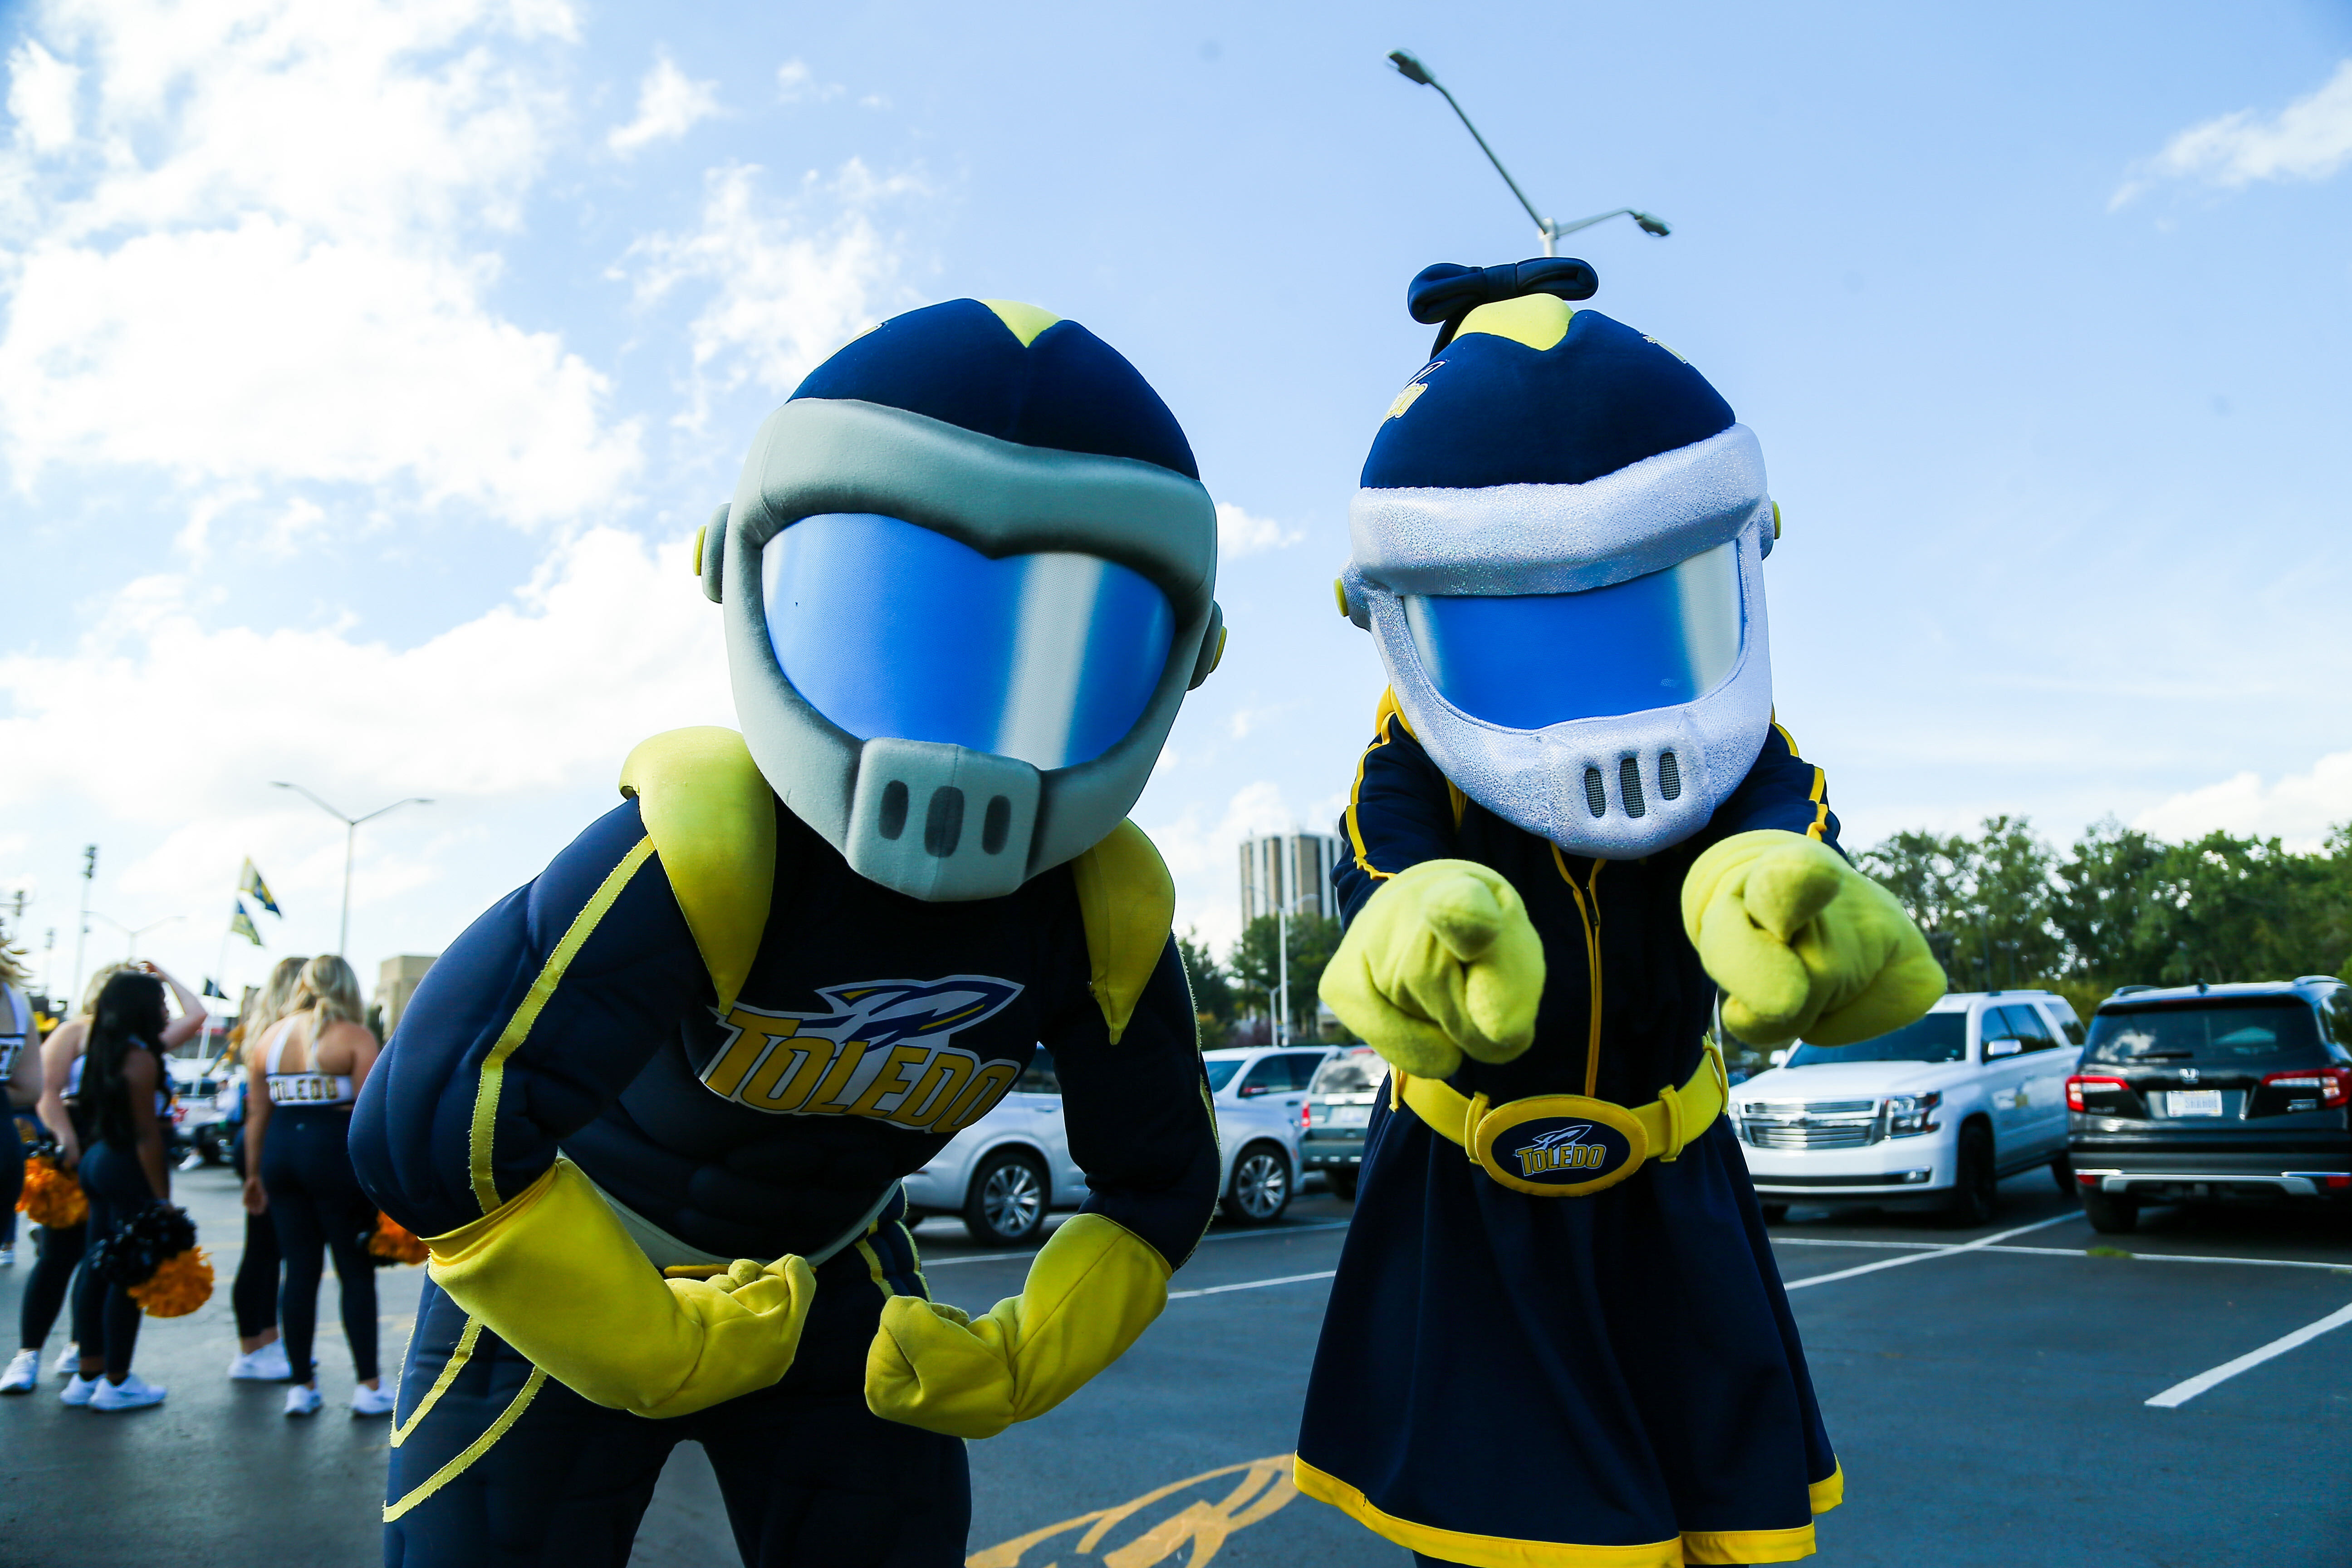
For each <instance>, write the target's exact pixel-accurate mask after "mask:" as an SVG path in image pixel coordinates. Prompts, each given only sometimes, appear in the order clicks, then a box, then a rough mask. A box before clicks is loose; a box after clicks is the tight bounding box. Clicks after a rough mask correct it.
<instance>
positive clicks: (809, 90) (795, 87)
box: [776, 60, 845, 103]
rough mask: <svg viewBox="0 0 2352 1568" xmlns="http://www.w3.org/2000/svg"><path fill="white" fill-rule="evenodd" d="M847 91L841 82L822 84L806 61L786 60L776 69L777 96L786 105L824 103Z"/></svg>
mask: <svg viewBox="0 0 2352 1568" xmlns="http://www.w3.org/2000/svg"><path fill="white" fill-rule="evenodd" d="M844 90H845V89H844V88H843V87H842V85H841V84H840V83H839V82H821V81H819V80H817V79H816V73H815V72H814V71H813V70H811V69H809V68H808V62H807V61H805V60H786V61H785V62H784V63H783V64H782V65H780V66H778V67H777V68H776V96H777V97H778V98H780V99H782V100H783V101H784V102H786V103H823V102H824V101H826V100H829V99H835V98H839V97H840V96H841V95H842V93H843V91H844Z"/></svg>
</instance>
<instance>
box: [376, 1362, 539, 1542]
mask: <svg viewBox="0 0 2352 1568" xmlns="http://www.w3.org/2000/svg"><path fill="white" fill-rule="evenodd" d="M546 1382H547V1373H544V1372H542V1371H541V1370H540V1369H539V1368H538V1367H532V1368H531V1369H530V1377H529V1378H527V1379H525V1380H524V1382H523V1385H522V1390H521V1392H520V1393H519V1394H516V1395H515V1396H514V1401H513V1403H511V1404H509V1405H508V1406H507V1407H506V1409H504V1410H503V1411H501V1412H499V1418H498V1419H497V1420H496V1421H493V1422H491V1423H490V1429H489V1430H488V1431H487V1432H485V1433H483V1434H482V1435H481V1436H478V1437H477V1438H475V1439H474V1440H473V1441H472V1442H470V1443H468V1444H467V1445H466V1447H465V1449H464V1451H463V1452H461V1453H459V1454H458V1456H457V1458H454V1459H452V1460H450V1461H449V1462H448V1463H447V1464H446V1465H444V1466H442V1467H441V1468H439V1469H437V1470H436V1471H434V1472H433V1474H432V1475H431V1476H430V1477H428V1478H427V1479H426V1480H425V1484H424V1485H423V1486H421V1487H418V1488H417V1489H415V1491H413V1492H410V1493H409V1494H408V1495H407V1496H406V1497H404V1498H402V1499H401V1500H399V1501H398V1502H396V1503H394V1504H392V1505H391V1506H390V1507H388V1508H386V1509H385V1510H383V1521H384V1523H386V1524H390V1523H391V1522H392V1521H394V1520H396V1519H398V1518H399V1517H400V1516H401V1515H402V1514H404V1513H406V1512H407V1511H408V1510H410V1509H412V1508H415V1506H416V1505H417V1504H418V1503H421V1502H423V1501H424V1500H425V1499H426V1498H429V1497H431V1496H432V1495H433V1494H434V1493H435V1492H437V1491H439V1490H440V1489H442V1488H443V1487H446V1486H447V1485H448V1484H449V1483H450V1482H451V1481H454V1480H456V1479H457V1478H458V1477H459V1476H462V1475H464V1474H465V1473H466V1472H467V1469H469V1468H472V1466H473V1463H474V1461H475V1460H476V1459H478V1458H481V1457H482V1456H483V1455H484V1454H487V1453H488V1452H489V1451H490V1450H491V1449H492V1448H495V1447H498V1443H499V1438H501V1437H503V1436H506V1435H507V1434H508V1433H509V1432H510V1431H512V1430H513V1429H514V1424H515V1423H516V1422H518V1421H520V1420H521V1419H522V1413H523V1412H524V1411H526V1410H528V1409H530V1402H531V1401H532V1400H534V1399H536V1398H538V1397H539V1391H540V1388H541V1385H542V1384H545V1383H546Z"/></svg>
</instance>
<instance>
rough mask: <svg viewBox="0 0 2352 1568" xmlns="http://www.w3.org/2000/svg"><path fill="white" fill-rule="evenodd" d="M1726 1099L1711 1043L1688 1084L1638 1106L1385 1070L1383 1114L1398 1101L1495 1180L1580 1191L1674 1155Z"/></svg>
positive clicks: (1540, 1191)
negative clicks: (1521, 1094)
mask: <svg viewBox="0 0 2352 1568" xmlns="http://www.w3.org/2000/svg"><path fill="white" fill-rule="evenodd" d="M1730 1095H1731V1086H1730V1083H1729V1081H1728V1080H1727V1079H1726V1078H1725V1076H1724V1071H1723V1057H1722V1055H1721V1054H1720V1053H1719V1052H1718V1051H1717V1049H1716V1047H1715V1043H1714V1042H1713V1041H1711V1040H1710V1041H1708V1042H1707V1044H1706V1060H1704V1061H1702V1062H1700V1063H1699V1065H1698V1070H1697V1071H1696V1072H1694V1073H1693V1074H1691V1076H1690V1081H1689V1082H1687V1083H1685V1084H1684V1085H1683V1086H1682V1087H1681V1088H1680V1089H1674V1088H1671V1087H1670V1088H1666V1089H1660V1090H1659V1091H1658V1098H1657V1099H1655V1100H1652V1101H1650V1103H1649V1104H1647V1105H1638V1106H1623V1105H1618V1104H1615V1103H1614V1102H1612V1101H1610V1100H1594V1099H1591V1097H1589V1096H1586V1095H1581V1094H1538V1095H1531V1096H1529V1097H1528V1099H1525V1100H1505V1101H1504V1102H1503V1103H1502V1104H1500V1105H1491V1104H1489V1103H1488V1102H1487V1100H1486V1096H1485V1095H1483V1094H1480V1095H1475V1096H1474V1095H1465V1094H1463V1093H1462V1092H1461V1091H1460V1090H1458V1089H1450V1088H1448V1087H1447V1086H1446V1085H1445V1083H1444V1081H1443V1080H1441V1079H1433V1078H1412V1077H1408V1076H1407V1075H1406V1074H1404V1073H1402V1072H1394V1071H1391V1074H1390V1076H1389V1107H1390V1109H1391V1110H1394V1109H1395V1108H1396V1106H1397V1104H1398V1102H1399V1101H1400V1100H1402V1102H1403V1103H1404V1104H1406V1105H1409V1106H1411V1107H1412V1113H1413V1114H1414V1115H1415V1116H1418V1117H1420V1118H1421V1119H1422V1120H1423V1121H1425V1122H1427V1123H1429V1125H1430V1128H1431V1130H1432V1131H1436V1132H1439V1133H1441V1134H1443V1135H1444V1136H1445V1137H1447V1138H1450V1139H1452V1140H1453V1141H1454V1142H1456V1143H1459V1144H1461V1145H1462V1147H1463V1148H1464V1149H1465V1150H1466V1151H1467V1152H1468V1153H1469V1155H1470V1159H1471V1162H1472V1163H1474V1164H1475V1165H1477V1166H1478V1168H1479V1169H1481V1170H1483V1171H1485V1172H1486V1173H1487V1174H1488V1175H1490V1176H1492V1177H1494V1178H1495V1180H1496V1181H1497V1182H1500V1183H1501V1184H1503V1185H1505V1186H1507V1187H1510V1188H1513V1189H1515V1190H1516V1191H1518V1192H1522V1193H1531V1194H1535V1195H1536V1196H1537V1197H1540V1198H1579V1197H1583V1196H1585V1195H1586V1194H1590V1193H1597V1192H1599V1191H1601V1189H1602V1188H1603V1187H1612V1186H1615V1185H1616V1184H1618V1183H1619V1182H1622V1181H1623V1180H1624V1179H1625V1178H1626V1177H1628V1176H1630V1175H1632V1174H1633V1173H1634V1172H1635V1171H1637V1170H1639V1169H1641V1167H1642V1164H1643V1162H1644V1161H1646V1160H1652V1159H1655V1160H1658V1161H1661V1162H1667V1161H1672V1160H1674V1159H1675V1158H1676V1157H1678V1156H1679V1155H1680V1154H1681V1153H1682V1152H1683V1151H1684V1150H1685V1149H1686V1148H1688V1147H1690V1145H1691V1142H1692V1141H1693V1140H1695V1139H1696V1138H1697V1137H1698V1135H1699V1134H1700V1133H1702V1132H1704V1131H1706V1130H1707V1128H1708V1127H1710V1126H1712V1125H1713V1124H1714V1122H1715V1119H1716V1118H1717V1117H1718V1116H1720V1115H1722V1114H1723V1108H1724V1106H1725V1104H1726V1103H1727V1101H1728V1100H1729V1099H1730Z"/></svg>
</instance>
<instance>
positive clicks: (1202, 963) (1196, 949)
mask: <svg viewBox="0 0 2352 1568" xmlns="http://www.w3.org/2000/svg"><path fill="white" fill-rule="evenodd" d="M1176 954H1177V956H1178V957H1180V958H1181V959H1182V960H1183V961H1184V973H1185V975H1186V977H1187V978H1188V979H1190V980H1191V981H1192V1007H1193V1016H1194V1018H1195V1019H1196V1020H1198V1022H1199V1024H1200V1027H1201V1034H1200V1038H1201V1044H1202V1047H1203V1048H1206V1047H1210V1046H1212V1045H1214V1044H1216V1043H1218V1042H1221V1041H1223V1038H1224V1037H1225V1035H1226V1032H1227V1031H1229V1030H1230V1029H1232V1027H1233V1026H1234V1016H1235V1014H1236V1010H1237V998H1236V997H1235V996H1234V980H1233V976H1232V975H1230V974H1228V973H1225V969H1224V965H1223V964H1221V963H1218V962H1217V961H1216V958H1215V957H1214V956H1213V954H1212V953H1211V952H1209V948H1208V944H1207V943H1205V942H1200V941H1198V940H1196V938H1195V936H1194V933H1193V932H1192V931H1186V932H1185V933H1184V934H1183V935H1181V936H1180V937H1178V938H1177V939H1176Z"/></svg>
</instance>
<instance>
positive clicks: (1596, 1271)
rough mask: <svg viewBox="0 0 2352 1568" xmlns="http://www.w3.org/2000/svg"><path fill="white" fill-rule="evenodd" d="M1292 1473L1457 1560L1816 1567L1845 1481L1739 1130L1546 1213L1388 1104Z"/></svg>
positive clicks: (1500, 1566)
mask: <svg viewBox="0 0 2352 1568" xmlns="http://www.w3.org/2000/svg"><path fill="white" fill-rule="evenodd" d="M1297 1479H1298V1486H1299V1489H1300V1490H1302V1491H1304V1492H1306V1493H1307V1495H1308V1496H1310V1497H1315V1498H1319V1499H1321V1500H1323V1501H1325V1502H1328V1503H1332V1504H1334V1505H1336V1506H1338V1507H1339V1508H1341V1509H1344V1510H1347V1511H1348V1512H1349V1513H1350V1514H1352V1515H1354V1517H1355V1518H1356V1519H1358V1520H1359V1521H1361V1522H1362V1523H1364V1524H1365V1525H1367V1526H1369V1527H1370V1529H1372V1530H1374V1531H1378V1532H1379V1533H1380V1534H1381V1535H1383V1536H1386V1537H1387V1538H1388V1539H1389V1540H1391V1541H1393V1542H1397V1543H1398V1544H1400V1545H1402V1546H1406V1547H1409V1548H1411V1549H1412V1550H1413V1551H1415V1552H1420V1553H1422V1554H1423V1555H1424V1556H1427V1557H1432V1558H1435V1559H1437V1560H1439V1561H1441V1562H1448V1563H1470V1564H1482V1565H1483V1564H1492V1565H1495V1568H1532V1565H1536V1564H1545V1565H1551V1564H1560V1565H1570V1564H1573V1565H1576V1568H1587V1565H1591V1568H1600V1565H1603V1564H1605V1565H1607V1568H1652V1565H1656V1568H1671V1565H1677V1564H1681V1563H1781V1562H1789V1561H1792V1560H1794V1559H1796V1558H1800V1557H1803V1556H1806V1555H1809V1554H1810V1553H1811V1552H1812V1550H1813V1526H1812V1519H1813V1515H1814V1514H1816V1513H1819V1512H1822V1511H1823V1510H1827V1509H1830V1508H1833V1507H1835V1506H1836V1505H1837V1502H1838V1500H1839V1496H1840V1489H1841V1485H1842V1481H1841V1477H1840V1475H1839V1471H1838V1466H1837V1459H1836V1457H1835V1455H1834V1454H1833V1453H1832V1451H1831V1448H1830V1443H1829V1437H1828V1435H1827V1434H1826V1433H1825V1432H1824V1431H1823V1430H1822V1418H1821V1411H1820V1409H1819V1407H1818V1406H1817V1405H1815V1403H1814V1399H1813V1387H1812V1380H1811V1376H1810V1375H1809V1374H1808V1373H1807V1372H1806V1370H1805V1355H1804V1349H1803V1346H1802V1345H1801V1344H1800V1342H1798V1338H1797V1329H1796V1324H1795V1322H1794V1321H1793V1320H1792V1319H1791V1318H1790V1314H1789V1302H1788V1297H1787V1295H1786V1294H1785V1293H1784V1292H1783V1290H1782V1289H1781V1286H1780V1270H1779V1268H1778V1267H1777V1266H1776V1265H1775V1263H1774V1261H1773V1258H1772V1253H1771V1248H1770V1247H1769V1243H1768V1241H1767V1238H1766V1235H1765V1230H1764V1221H1763V1216H1762V1215H1760V1214H1759V1212H1758V1210H1757V1206H1756V1195H1755V1190H1754V1188H1753V1187H1752V1186H1751V1185H1750V1184H1749V1181H1748V1171H1747V1167H1746V1164H1745V1163H1744V1162H1743V1161H1742V1160H1741V1159H1740V1156H1739V1145H1738V1140H1737V1139H1735V1138H1734V1137H1733V1136H1732V1133H1731V1129H1730V1127H1729V1125H1728V1124H1727V1123H1726V1122H1723V1121H1717V1124H1716V1125H1715V1126H1714V1127H1712V1128H1710V1129H1709V1130H1708V1131H1706V1133H1704V1134H1703V1135H1701V1136H1700V1138H1699V1139H1698V1140H1697V1141H1696V1142H1694V1143H1693V1144H1691V1146H1690V1147H1689V1148H1687V1149H1685V1150H1684V1151H1683V1153H1682V1156H1681V1158H1680V1159H1678V1160H1675V1161H1674V1162H1673V1163H1659V1162H1655V1161H1653V1162H1652V1163H1649V1164H1647V1165H1645V1166H1643V1168H1642V1169H1641V1170H1639V1171H1637V1172H1636V1173H1634V1174H1633V1176H1632V1177H1631V1178H1630V1179H1628V1180H1626V1181H1624V1182H1622V1183H1620V1184H1617V1185H1616V1186H1613V1187H1611V1188H1608V1189H1607V1190H1605V1191H1603V1192H1601V1193H1598V1194H1594V1195H1592V1196H1591V1197H1582V1198H1544V1197H1535V1196H1531V1195H1528V1194H1521V1193H1517V1192H1513V1191H1511V1190H1510V1189H1508V1188H1507V1187H1504V1186H1502V1185H1500V1184H1497V1183H1496V1182H1494V1181H1493V1180H1491V1179H1489V1178H1488V1177H1487V1175H1486V1173H1485V1172H1484V1171H1482V1170H1480V1169H1479V1168H1478V1167H1477V1166H1475V1165H1474V1164H1473V1163H1471V1162H1470V1158H1469V1156H1468V1155H1467V1154H1466V1153H1465V1152H1464V1151H1463V1149H1462V1147H1461V1146H1460V1145H1459V1144H1456V1143H1454V1142H1449V1141H1447V1140H1446V1139H1444V1138H1443V1137H1440V1136H1439V1135H1438V1134H1436V1133H1434V1132H1433V1131H1430V1130H1429V1128H1428V1127H1427V1126H1426V1125H1424V1124H1423V1122H1422V1121H1421V1120H1420V1119H1419V1118H1418V1117H1416V1116H1415V1115H1414V1114H1413V1113H1412V1111H1411V1110H1397V1111H1393V1112H1391V1111H1390V1110H1388V1109H1387V1108H1386V1107H1385V1106H1382V1107H1381V1109H1380V1110H1378V1111H1377V1112H1376V1113H1375V1115H1374V1117H1373V1121H1372V1126H1371V1128H1370V1134H1369V1136H1368V1139H1367V1142H1366V1145H1365V1151H1364V1163H1363V1170H1362V1175H1361V1178H1360V1186H1359V1188H1358V1191H1357V1194H1356V1215H1355V1221H1354V1224H1353V1225H1352V1226H1350V1228H1349V1233H1348V1240H1347V1244H1346V1247H1345V1248H1344V1249H1343V1251H1342V1252H1341V1254H1340V1258H1339V1274H1338V1277H1337V1278H1336V1279H1334V1280H1333V1281H1332V1288H1331V1304H1330V1307H1329V1309H1328V1312H1327V1314H1326V1316H1325V1319H1324V1322H1323V1337H1322V1342H1321V1343H1320V1345H1319V1346H1318V1348H1317V1351H1316V1354H1315V1370H1314V1374H1313V1377H1312V1379H1311V1381H1310V1383H1309V1384H1308V1388H1307V1409H1306V1415H1305V1418H1304V1421H1303V1424H1302V1427H1301V1430H1300V1434H1299V1440H1298V1460H1297Z"/></svg>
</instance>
